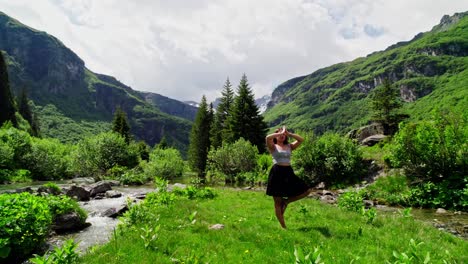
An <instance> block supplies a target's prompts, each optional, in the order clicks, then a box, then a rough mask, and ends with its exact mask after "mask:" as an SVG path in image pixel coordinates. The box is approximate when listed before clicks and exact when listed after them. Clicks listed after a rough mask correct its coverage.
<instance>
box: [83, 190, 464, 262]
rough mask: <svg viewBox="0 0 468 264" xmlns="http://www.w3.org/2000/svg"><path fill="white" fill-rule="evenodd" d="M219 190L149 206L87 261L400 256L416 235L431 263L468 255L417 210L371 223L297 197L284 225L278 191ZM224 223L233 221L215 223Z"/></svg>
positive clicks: (86, 257)
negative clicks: (298, 252)
mask: <svg viewBox="0 0 468 264" xmlns="http://www.w3.org/2000/svg"><path fill="white" fill-rule="evenodd" d="M216 191H217V192H218V196H217V197H216V198H215V199H211V200H187V199H182V198H179V199H177V200H176V201H175V202H174V204H172V205H169V206H162V205H159V206H155V207H151V208H150V209H148V210H142V211H144V214H146V215H147V216H150V217H149V218H148V219H149V220H145V221H142V222H143V223H140V224H137V225H136V226H133V227H130V228H123V229H119V230H117V231H116V232H115V234H114V236H113V237H112V239H111V241H110V242H109V243H107V244H105V245H103V246H100V247H95V248H93V249H91V250H90V251H89V252H88V253H87V254H85V255H84V256H83V257H82V258H81V263H106V264H108V263H197V262H193V261H194V260H195V259H198V260H199V262H198V263H294V261H295V257H294V248H295V247H300V248H302V249H303V250H304V251H305V252H306V253H307V252H310V251H313V250H314V247H319V251H320V253H321V258H322V261H323V262H324V263H350V262H351V261H353V260H355V262H354V263H385V261H387V260H388V261H391V262H392V263H394V262H395V259H394V257H393V255H392V254H393V251H396V252H398V253H403V252H406V253H407V254H410V252H411V250H410V246H409V245H410V240H411V239H414V240H415V241H416V243H419V242H423V244H421V245H420V246H419V247H418V248H417V250H416V252H415V253H416V255H418V256H421V257H424V256H425V255H426V253H427V252H429V253H430V257H431V263H442V261H443V260H447V261H451V262H448V263H467V261H468V253H467V250H466V249H467V247H468V243H467V242H466V241H464V240H462V239H460V238H457V237H455V236H453V235H450V234H447V233H444V232H442V231H439V230H437V229H435V228H433V227H432V226H430V225H427V224H424V223H421V222H419V221H416V220H414V219H412V218H404V217H402V216H400V215H391V216H383V215H380V214H379V215H378V216H377V219H376V220H375V221H374V222H373V224H368V223H367V219H366V218H365V217H363V216H361V215H360V214H358V213H354V212H348V211H344V210H343V209H339V208H338V207H336V206H333V205H326V204H322V203H321V202H319V201H317V200H313V199H304V200H301V201H298V202H296V203H293V204H290V206H289V207H288V209H287V211H286V214H285V218H286V224H287V225H288V229H287V230H283V229H281V227H280V225H279V223H278V222H277V220H276V218H275V216H274V211H273V202H272V199H271V197H268V196H266V195H265V194H264V193H263V192H254V191H242V190H233V189H216ZM194 212H197V213H196V215H195V217H190V216H191V215H192V214H193V213H194ZM158 218H159V221H158V220H157V219H158ZM142 219H143V218H142ZM194 219H195V220H196V221H195V223H193V224H192V223H191V222H192V220H194ZM217 223H220V224H223V225H225V228H224V229H222V230H209V229H208V227H209V226H210V225H213V224H217ZM157 225H160V230H159V231H158V232H154V231H153V232H154V233H155V234H157V238H155V239H154V241H153V242H152V243H149V245H150V246H148V247H146V249H145V243H144V242H145V241H144V239H143V238H142V237H141V236H142V235H143V236H144V233H145V232H144V231H143V230H142V229H141V228H146V230H148V229H149V228H153V229H155V228H156V226H157ZM151 235H152V233H151V232H149V236H148V235H147V236H146V237H147V238H148V237H151ZM446 250H448V252H449V254H447V253H446ZM175 259H177V260H179V262H177V261H175ZM190 261H192V262H190ZM455 261H456V262H455Z"/></svg>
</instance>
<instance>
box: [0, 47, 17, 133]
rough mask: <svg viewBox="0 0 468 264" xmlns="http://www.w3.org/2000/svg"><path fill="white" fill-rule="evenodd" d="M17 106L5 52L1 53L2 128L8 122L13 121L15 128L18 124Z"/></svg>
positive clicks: (0, 114) (0, 119) (0, 112)
mask: <svg viewBox="0 0 468 264" xmlns="http://www.w3.org/2000/svg"><path fill="white" fill-rule="evenodd" d="M15 111H16V109H15V104H14V101H13V97H12V95H11V90H10V81H9V79H8V69H7V65H6V61H5V58H4V57H3V52H1V51H0V126H1V125H2V124H3V123H5V122H6V121H11V122H12V123H13V125H14V126H17V124H18V122H17V120H16V116H15Z"/></svg>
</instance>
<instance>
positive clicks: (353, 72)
mask: <svg viewBox="0 0 468 264" xmlns="http://www.w3.org/2000/svg"><path fill="white" fill-rule="evenodd" d="M385 78H388V79H389V80H390V81H391V82H392V83H393V84H394V85H396V86H397V87H399V89H400V95H401V99H402V100H403V101H404V105H403V110H404V111H405V112H406V113H407V114H409V115H410V116H411V119H412V120H418V119H427V118H430V117H431V112H432V111H433V110H435V109H451V110H454V111H458V112H463V111H464V112H466V109H468V12H464V13H456V14H454V15H453V16H447V15H446V16H444V17H443V18H442V20H441V22H440V24H438V25H436V26H434V27H433V29H432V30H431V31H429V32H426V33H419V34H417V35H416V36H415V37H414V38H413V39H412V40H410V41H405V42H399V43H396V44H394V45H392V46H390V47H388V48H387V49H386V50H384V51H379V52H374V53H372V54H369V55H368V56H367V57H365V58H357V59H355V60H353V61H350V62H344V63H338V64H335V65H332V66H329V67H326V68H322V69H319V70H317V71H315V72H313V73H311V74H309V75H306V76H300V77H296V78H293V79H291V80H288V81H286V82H284V83H282V84H281V85H279V86H278V87H277V88H276V89H275V90H274V91H273V93H272V98H271V100H270V102H269V103H268V107H267V110H266V112H265V113H264V117H265V121H267V122H268V124H269V126H270V127H276V126H278V125H280V124H285V125H288V126H291V127H294V128H296V129H304V130H313V131H315V132H316V133H319V134H320V133H324V132H326V131H335V132H348V131H349V130H350V129H353V128H358V127H360V126H362V125H365V124H367V123H368V122H369V120H370V117H371V113H370V107H369V106H370V102H371V99H370V96H371V95H372V92H373V90H374V89H375V88H376V87H378V86H379V85H381V84H382V81H383V80H384V79H385Z"/></svg>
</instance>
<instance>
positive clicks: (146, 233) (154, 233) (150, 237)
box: [140, 225, 161, 249]
mask: <svg viewBox="0 0 468 264" xmlns="http://www.w3.org/2000/svg"><path fill="white" fill-rule="evenodd" d="M159 229H161V225H157V226H156V227H155V228H154V229H153V228H152V227H149V226H145V227H142V228H140V230H141V232H142V233H141V235H140V237H141V239H143V242H144V245H145V249H157V246H156V245H155V243H156V240H157V239H158V232H159Z"/></svg>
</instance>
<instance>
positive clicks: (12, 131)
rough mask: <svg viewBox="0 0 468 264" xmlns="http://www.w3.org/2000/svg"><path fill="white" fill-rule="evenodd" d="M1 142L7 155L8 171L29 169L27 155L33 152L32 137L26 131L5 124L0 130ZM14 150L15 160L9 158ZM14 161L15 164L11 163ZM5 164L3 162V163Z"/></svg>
mask: <svg viewBox="0 0 468 264" xmlns="http://www.w3.org/2000/svg"><path fill="white" fill-rule="evenodd" d="M0 142H2V144H1V145H0V146H2V148H3V150H2V151H3V152H4V154H3V155H6V158H7V159H6V160H5V161H6V164H5V165H8V167H5V168H6V169H24V168H27V167H26V164H27V161H28V159H27V157H26V156H27V154H29V153H30V152H31V136H30V135H29V134H28V133H27V132H26V131H21V130H18V129H16V128H14V127H13V126H11V125H9V124H5V125H3V126H2V127H1V129H0ZM11 150H13V160H11V158H9V157H8V156H9V155H11V153H9V152H10V151H11ZM12 161H13V163H11V162H12ZM2 163H3V162H2Z"/></svg>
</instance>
